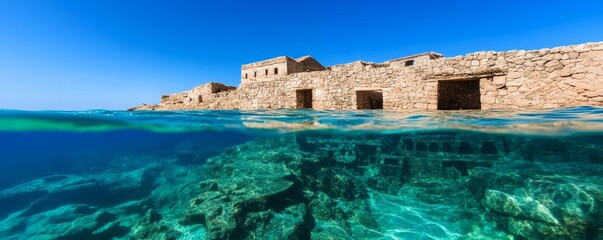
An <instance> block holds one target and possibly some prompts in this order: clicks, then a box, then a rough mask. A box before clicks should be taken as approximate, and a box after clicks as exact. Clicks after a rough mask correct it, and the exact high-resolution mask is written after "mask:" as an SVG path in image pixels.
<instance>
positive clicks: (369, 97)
mask: <svg viewBox="0 0 603 240" xmlns="http://www.w3.org/2000/svg"><path fill="white" fill-rule="evenodd" d="M356 106H358V109H383V92H380V91H374V90H367V91H356Z"/></svg>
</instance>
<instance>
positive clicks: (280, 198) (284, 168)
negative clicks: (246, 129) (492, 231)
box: [183, 136, 377, 239]
mask: <svg viewBox="0 0 603 240" xmlns="http://www.w3.org/2000/svg"><path fill="white" fill-rule="evenodd" d="M291 143H295V141H294V138H293V136H288V137H283V138H280V139H264V140H261V139H260V140H256V141H254V142H251V143H248V144H245V145H242V146H239V147H237V148H233V149H230V150H228V151H226V152H225V153H224V154H222V155H220V156H218V157H215V158H211V159H210V160H209V161H208V164H207V165H206V171H207V176H209V179H208V180H207V181H204V182H202V183H201V184H200V187H199V191H200V194H199V195H198V196H197V197H196V198H194V199H192V200H191V202H190V205H189V208H188V210H187V214H186V217H185V219H184V221H183V223H185V224H203V225H205V226H206V228H207V238H208V239H248V238H249V239H252V238H257V239H322V237H323V236H327V235H324V234H325V233H327V232H328V231H326V230H325V231H324V232H323V233H318V232H315V231H314V230H315V229H316V228H315V226H319V225H320V226H325V224H330V225H331V226H332V227H333V229H334V228H338V229H343V231H344V232H345V235H347V236H351V237H353V238H364V237H366V236H376V234H375V232H374V231H373V232H372V231H371V230H370V229H376V228H377V223H376V221H375V220H374V219H373V216H372V215H371V213H370V209H369V207H368V202H367V198H368V194H367V189H366V186H365V185H364V184H363V182H362V181H361V179H360V178H357V177H354V175H353V174H352V173H350V172H347V171H343V169H340V168H332V167H334V166H331V167H325V166H323V165H322V163H323V162H322V161H321V160H320V159H318V158H317V156H315V155H312V154H309V153H304V152H301V151H299V148H298V147H297V145H296V144H291ZM319 229H327V228H319ZM331 236H333V235H331Z"/></svg>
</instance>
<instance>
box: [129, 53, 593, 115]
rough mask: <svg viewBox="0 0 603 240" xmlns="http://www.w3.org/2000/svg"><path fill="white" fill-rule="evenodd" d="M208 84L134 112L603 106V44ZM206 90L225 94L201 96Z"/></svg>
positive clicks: (422, 57)
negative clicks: (230, 85) (233, 84)
mask: <svg viewBox="0 0 603 240" xmlns="http://www.w3.org/2000/svg"><path fill="white" fill-rule="evenodd" d="M215 86H218V85H217V84H216V83H209V84H206V85H202V86H199V87H197V88H195V89H193V90H191V91H188V92H184V93H178V94H173V95H167V96H164V97H163V98H162V101H161V104H159V105H143V106H140V107H137V108H133V109H134V110H145V109H152V110H175V109H244V110H252V109H275V108H313V109H318V110H355V109H386V110H436V109H437V110H459V109H526V108H530V109H540V108H557V107H568V106H579V105H592V106H603V42H596V43H586V44H579V45H572V46H564V47H556V48H552V49H540V50H531V51H525V50H512V51H507V52H492V51H490V52H476V53H470V54H467V55H465V56H457V57H452V58H445V57H444V56H443V55H441V54H437V53H423V54H418V55H413V56H408V57H404V58H399V59H394V60H390V61H386V62H383V63H370V62H363V61H356V62H353V63H348V64H342V65H335V66H330V67H326V68H325V67H323V66H322V65H321V64H320V63H318V62H317V61H316V60H314V59H313V58H312V57H309V56H307V57H302V58H299V59H295V60H294V59H292V58H289V57H277V58H274V59H269V60H265V61H261V62H256V63H251V64H246V65H243V66H242V67H241V85H240V86H239V88H237V89H234V88H233V87H226V86H223V85H219V86H220V87H217V88H216V87H215ZM199 89H218V90H209V91H204V92H203V91H200V90H199Z"/></svg>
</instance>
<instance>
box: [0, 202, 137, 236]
mask: <svg viewBox="0 0 603 240" xmlns="http://www.w3.org/2000/svg"><path fill="white" fill-rule="evenodd" d="M15 223H16V224H15ZM2 225H3V226H5V227H6V226H8V229H6V228H0V236H3V235H4V236H10V235H11V234H13V233H15V232H19V233H20V236H22V237H21V238H22V239H111V238H115V237H120V236H123V235H125V234H127V233H128V231H129V230H128V229H127V228H125V227H122V226H120V221H119V220H118V219H117V217H116V215H114V214H112V213H109V212H107V211H104V210H102V209H98V208H95V207H90V206H87V205H83V204H70V205H64V206H61V207H58V208H56V209H53V210H49V211H45V212H43V213H39V214H35V215H32V216H30V217H28V218H20V219H18V220H16V221H3V222H2Z"/></svg>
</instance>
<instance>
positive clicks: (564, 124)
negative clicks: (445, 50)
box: [0, 107, 603, 239]
mask: <svg viewBox="0 0 603 240" xmlns="http://www.w3.org/2000/svg"><path fill="white" fill-rule="evenodd" d="M602 123H603V109H601V108H594V107H578V108H567V109H559V110H552V111H530V112H526V111H523V112H518V111H461V112H455V111H440V112H435V111H434V112H413V113H404V112H390V111H350V112H345V111H344V112H341V111H339V112H336V111H332V112H331V111H307V110H299V111H296V110H275V111H253V112H245V111H180V112H121V111H105V110H98V111H85V112H59V111H40V112H27V111H14V110H4V111H0V154H1V155H2V158H0V238H1V239H603V211H602V205H601V204H603V187H602V186H603V132H602V130H603V125H602Z"/></svg>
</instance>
